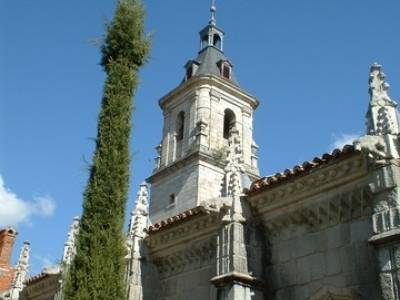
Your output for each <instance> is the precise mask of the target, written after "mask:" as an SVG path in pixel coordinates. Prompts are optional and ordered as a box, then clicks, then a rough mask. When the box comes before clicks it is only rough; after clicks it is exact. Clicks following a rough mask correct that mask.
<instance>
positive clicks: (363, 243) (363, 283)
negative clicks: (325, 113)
mask: <svg viewBox="0 0 400 300" xmlns="http://www.w3.org/2000/svg"><path fill="white" fill-rule="evenodd" d="M211 11H212V17H211V20H210V23H209V25H208V26H206V27H205V28H204V29H203V30H202V31H201V32H200V40H201V50H200V52H199V55H198V57H197V58H196V59H195V60H190V61H189V62H188V63H187V64H186V65H185V68H186V74H185V78H184V80H183V81H182V83H181V84H180V85H179V86H178V87H177V88H175V89H174V90H172V91H171V92H170V93H168V94H167V95H166V96H165V97H163V98H161V100H160V102H159V103H160V107H161V109H162V111H163V114H164V128H163V131H162V140H161V143H160V145H158V146H157V147H156V150H157V157H156V160H155V161H156V166H155V169H154V171H153V174H152V175H151V176H150V177H149V178H148V180H147V183H143V184H141V186H140V188H139V192H138V194H137V200H136V207H135V209H134V211H133V212H132V214H131V220H130V225H129V229H128V234H127V239H126V246H127V253H128V254H127V256H126V284H127V299H129V300H181V299H192V300H204V299H212V300H214V299H215V300H261V299H270V300H351V299H352V300H355V299H357V300H361V299H368V300H375V299H376V300H378V299H384V300H399V299H400V284H399V276H400V273H399V272H400V271H399V270H400V238H399V237H400V213H399V208H400V205H399V202H400V197H399V187H400V167H399V166H400V155H399V148H400V141H399V132H400V127H399V124H398V119H397V108H396V106H397V104H396V103H395V102H394V101H393V100H392V99H391V98H390V97H389V96H388V84H387V83H386V82H385V75H384V73H383V71H382V67H381V66H380V65H378V64H374V65H372V67H371V72H370V78H369V92H370V96H371V97H370V102H369V106H368V111H367V116H366V117H367V130H366V132H367V134H366V135H364V136H362V137H360V138H359V139H358V140H356V141H355V142H354V144H353V145H346V146H345V147H344V148H343V149H336V150H334V151H333V152H332V153H326V154H323V155H322V156H320V157H315V158H314V159H313V160H310V161H307V162H304V163H303V164H301V165H297V166H294V167H293V168H290V169H287V170H285V171H283V172H281V173H277V174H275V175H272V176H269V177H263V178H259V173H258V166H257V149H258V146H257V145H256V143H255V141H254V140H253V125H252V124H253V113H254V111H255V109H256V108H257V106H258V100H257V99H256V98H255V97H253V96H251V95H250V94H248V93H247V92H245V91H243V90H242V89H241V88H240V86H239V84H238V82H237V80H236V78H235V76H234V69H233V65H232V64H231V62H230V61H229V60H228V59H227V58H226V57H225V56H224V53H223V41H224V33H223V31H222V30H221V29H220V28H218V27H217V25H216V19H215V6H214V5H213V6H212V9H211ZM148 184H150V191H148ZM77 229H78V226H77V224H76V226H72V227H71V234H70V238H69V241H71V242H68V243H67V244H66V250H65V251H64V252H65V253H67V255H64V256H65V257H67V258H66V259H65V261H68V262H70V261H71V259H73V253H74V243H73V241H74V236H75V234H77ZM66 271H68V269H67V268H66V269H59V270H58V271H57V272H50V271H48V272H47V273H46V272H44V273H43V274H41V275H39V276H38V277H36V278H35V277H34V278H33V279H31V280H30V281H28V282H27V284H26V288H25V290H24V291H23V293H22V295H23V297H22V299H27V300H31V299H32V300H33V299H56V300H58V299H61V298H60V295H61V291H62V278H63V274H65V273H63V272H66Z"/></svg>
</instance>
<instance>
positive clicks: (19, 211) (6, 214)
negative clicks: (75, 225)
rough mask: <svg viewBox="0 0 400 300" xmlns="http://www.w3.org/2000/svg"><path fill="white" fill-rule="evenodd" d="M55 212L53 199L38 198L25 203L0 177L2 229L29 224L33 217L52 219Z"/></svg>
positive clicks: (0, 222) (46, 197)
mask: <svg viewBox="0 0 400 300" xmlns="http://www.w3.org/2000/svg"><path fill="white" fill-rule="evenodd" d="M54 210H55V202H54V200H53V199H52V198H51V197H49V196H36V197H33V200H32V201H25V200H24V199H21V198H20V197H18V195H17V194H15V193H14V192H12V191H11V190H10V189H8V188H7V187H6V186H5V184H4V180H3V178H2V177H1V175H0V227H3V226H17V225H18V224H20V223H27V222H29V220H30V218H31V217H32V216H41V217H50V216H52V215H53V213H54Z"/></svg>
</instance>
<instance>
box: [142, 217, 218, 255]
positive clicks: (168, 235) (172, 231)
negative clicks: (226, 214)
mask: <svg viewBox="0 0 400 300" xmlns="http://www.w3.org/2000/svg"><path fill="white" fill-rule="evenodd" d="M219 225H220V215H219V212H213V211H210V212H209V214H200V215H195V216H193V217H191V218H188V219H187V220H185V222H181V223H178V224H177V225H175V226H172V227H166V228H165V229H164V230H162V231H157V232H154V233H152V234H150V235H149V236H148V237H146V239H145V243H146V245H147V247H148V249H149V252H150V253H151V255H154V256H157V255H162V253H165V252H169V251H175V250H176V249H177V248H180V247H182V246H184V245H185V244H186V243H187V242H188V241H190V242H193V241H195V240H200V239H203V238H204V237H207V236H209V235H210V234H211V233H213V232H215V231H216V228H217V227H218V226H219ZM174 248H175V250H174Z"/></svg>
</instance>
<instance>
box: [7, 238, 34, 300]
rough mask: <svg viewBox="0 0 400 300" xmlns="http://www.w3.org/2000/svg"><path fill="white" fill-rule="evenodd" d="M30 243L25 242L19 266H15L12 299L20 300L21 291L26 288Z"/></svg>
mask: <svg viewBox="0 0 400 300" xmlns="http://www.w3.org/2000/svg"><path fill="white" fill-rule="evenodd" d="M29 254H30V243H29V242H24V245H23V246H22V249H21V253H20V255H19V259H18V263H17V266H16V267H15V275H14V279H13V283H12V286H11V291H10V298H9V299H10V300H18V299H19V293H20V292H21V291H22V290H23V288H24V282H25V280H26V279H27V275H28V269H29Z"/></svg>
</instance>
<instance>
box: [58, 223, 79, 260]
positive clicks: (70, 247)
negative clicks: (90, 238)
mask: <svg viewBox="0 0 400 300" xmlns="http://www.w3.org/2000/svg"><path fill="white" fill-rule="evenodd" d="M78 232H79V217H75V218H74V219H73V221H72V224H71V226H70V227H69V231H68V235H67V240H66V242H65V244H64V254H63V257H62V262H63V264H64V265H70V264H71V262H72V259H73V258H74V256H75V253H76V236H77V235H78Z"/></svg>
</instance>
